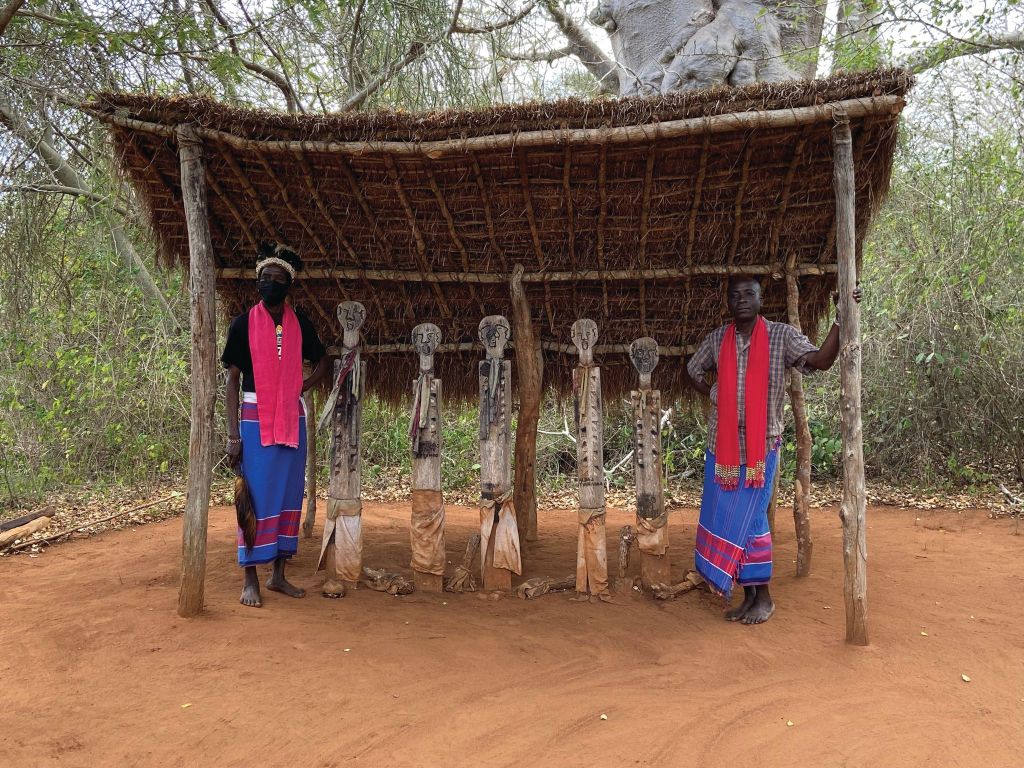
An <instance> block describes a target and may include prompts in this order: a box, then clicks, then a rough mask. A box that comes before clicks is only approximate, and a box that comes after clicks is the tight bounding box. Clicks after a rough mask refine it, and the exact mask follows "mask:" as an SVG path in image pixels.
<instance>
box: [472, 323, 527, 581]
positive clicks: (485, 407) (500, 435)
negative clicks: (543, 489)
mask: <svg viewBox="0 0 1024 768" xmlns="http://www.w3.org/2000/svg"><path fill="white" fill-rule="evenodd" d="M509 333H510V331H509V325H508V320H506V319H505V318H504V317H502V316H501V315H488V316H487V317H485V318H484V319H483V320H481V321H480V342H481V343H482V344H483V346H484V350H485V352H486V355H487V357H486V359H485V360H483V361H482V362H481V363H480V369H479V370H480V561H481V567H482V572H483V582H484V589H486V590H503V591H505V592H511V591H512V574H513V573H516V574H519V573H521V572H522V560H521V558H520V554H519V528H518V526H517V525H516V510H515V502H514V501H513V498H512V463H511V460H512V439H511V438H512V398H511V396H510V392H509V388H510V386H511V379H512V365H511V363H509V361H508V360H505V359H504V354H505V345H506V344H507V343H508V339H509Z"/></svg>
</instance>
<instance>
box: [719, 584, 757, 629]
mask: <svg viewBox="0 0 1024 768" xmlns="http://www.w3.org/2000/svg"><path fill="white" fill-rule="evenodd" d="M756 595H757V588H756V587H744V588H743V602H742V603H740V604H739V606H737V607H736V608H733V609H732V610H731V611H726V613H725V620H726V621H740V620H741V619H742V618H743V617H744V616H746V615H747V611H749V610H750V606H752V605H753V604H754V598H755V597H756Z"/></svg>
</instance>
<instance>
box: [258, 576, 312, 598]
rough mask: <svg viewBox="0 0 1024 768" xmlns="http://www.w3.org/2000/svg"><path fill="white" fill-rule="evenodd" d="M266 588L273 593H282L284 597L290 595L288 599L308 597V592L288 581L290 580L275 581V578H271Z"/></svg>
mask: <svg viewBox="0 0 1024 768" xmlns="http://www.w3.org/2000/svg"><path fill="white" fill-rule="evenodd" d="M266 587H267V589H269V590H270V591H271V592H280V593H281V594H282V595H288V597H305V596H306V590H304V589H303V588H302V587H296V586H295V585H294V584H292V583H291V582H290V581H288V579H286V578H284V577H282V578H280V579H275V578H274V577H273V576H271V577H270V578H269V579H267V584H266Z"/></svg>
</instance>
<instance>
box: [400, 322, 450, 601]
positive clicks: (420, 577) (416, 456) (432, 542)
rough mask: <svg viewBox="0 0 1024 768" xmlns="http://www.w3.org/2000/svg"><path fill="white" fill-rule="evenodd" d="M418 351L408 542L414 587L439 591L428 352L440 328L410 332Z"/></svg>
mask: <svg viewBox="0 0 1024 768" xmlns="http://www.w3.org/2000/svg"><path fill="white" fill-rule="evenodd" d="M412 342H413V346H415V347H416V351H417V352H418V353H419V359H420V360H419V363H420V364H419V376H417V377H416V380H415V381H414V382H413V397H412V414H411V418H410V423H409V440H410V443H411V445H410V449H411V451H412V516H411V518H410V526H409V544H410V548H411V550H412V560H411V561H410V563H409V565H410V567H411V568H412V573H413V579H414V581H415V583H416V589H417V590H419V591H421V592H440V591H441V590H442V588H443V586H444V584H443V579H444V566H445V546H444V499H443V497H442V495H441V448H442V446H441V435H442V429H441V380H440V379H438V378H435V377H434V352H435V351H436V350H437V345H438V344H440V343H441V329H440V328H438V327H437V326H436V325H434V324H433V323H421V324H420V325H417V326H416V327H415V328H413V329H412Z"/></svg>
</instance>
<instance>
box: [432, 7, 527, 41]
mask: <svg viewBox="0 0 1024 768" xmlns="http://www.w3.org/2000/svg"><path fill="white" fill-rule="evenodd" d="M536 7H537V0H533V2H530V3H527V4H526V6H525V7H524V8H523V10H521V11H519V13H516V14H513V15H512V16H509V17H508V18H507V19H505V20H504V21H496V22H495V23H493V24H484V25H482V26H479V27H467V26H464V25H462V24H455V25H453V26H452V32H456V33H458V34H461V35H487V34H490V33H491V32H497V31H498V30H501V29H507V28H508V27H511V26H514V25H515V24H518V23H519V22H520V21H522V20H523V19H525V18H526V17H527V16H529V15H530V13H531V12H532V11H533V9H534V8H536Z"/></svg>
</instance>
